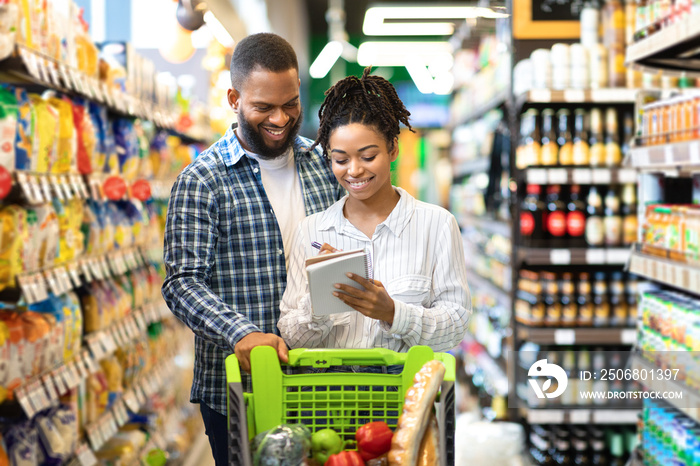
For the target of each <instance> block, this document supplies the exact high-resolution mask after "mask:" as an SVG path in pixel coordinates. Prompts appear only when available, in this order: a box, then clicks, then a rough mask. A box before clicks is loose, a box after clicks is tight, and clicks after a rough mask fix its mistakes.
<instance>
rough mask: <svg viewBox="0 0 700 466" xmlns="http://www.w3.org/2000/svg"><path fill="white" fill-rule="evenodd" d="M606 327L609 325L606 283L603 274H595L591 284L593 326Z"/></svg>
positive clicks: (608, 302)
mask: <svg viewBox="0 0 700 466" xmlns="http://www.w3.org/2000/svg"><path fill="white" fill-rule="evenodd" d="M608 325H610V301H609V298H608V283H607V281H606V280H605V273H604V272H596V274H595V276H594V282H593V326H595V327H607V326H608Z"/></svg>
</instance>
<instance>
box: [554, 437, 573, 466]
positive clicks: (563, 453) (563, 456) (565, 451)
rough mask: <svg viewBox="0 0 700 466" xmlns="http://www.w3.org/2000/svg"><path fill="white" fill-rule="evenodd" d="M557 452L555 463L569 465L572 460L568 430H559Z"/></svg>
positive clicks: (562, 465)
mask: <svg viewBox="0 0 700 466" xmlns="http://www.w3.org/2000/svg"><path fill="white" fill-rule="evenodd" d="M556 445H557V454H556V456H555V457H554V464H557V465H561V466H564V465H566V466H569V465H571V464H573V463H572V462H571V460H572V459H573V458H572V455H571V439H570V435H569V432H568V431H565V430H562V431H559V432H557V437H556Z"/></svg>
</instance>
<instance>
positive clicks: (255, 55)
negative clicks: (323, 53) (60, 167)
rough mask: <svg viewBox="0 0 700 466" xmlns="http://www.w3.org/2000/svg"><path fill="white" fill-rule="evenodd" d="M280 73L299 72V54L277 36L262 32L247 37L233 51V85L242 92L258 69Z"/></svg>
mask: <svg viewBox="0 0 700 466" xmlns="http://www.w3.org/2000/svg"><path fill="white" fill-rule="evenodd" d="M258 67H259V68H262V69H264V70H267V71H273V72H280V71H287V70H288V69H290V68H294V69H295V70H296V71H297V73H298V72H299V63H298V62H297V54H296V53H295V52H294V49H293V48H292V46H291V44H290V43H289V42H287V41H286V40H284V39H283V38H282V37H280V36H278V35H277V34H272V33H269V32H261V33H258V34H252V35H250V36H248V37H245V38H244V39H243V40H241V41H240V42H239V43H238V44H236V47H235V49H234V50H233V56H232V57H231V85H232V86H233V88H234V89H236V90H240V89H241V85H242V84H243V83H244V82H245V80H246V79H247V78H248V76H249V75H250V73H251V72H253V71H255V69H256V68H258Z"/></svg>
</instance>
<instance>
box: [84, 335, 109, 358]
mask: <svg viewBox="0 0 700 466" xmlns="http://www.w3.org/2000/svg"><path fill="white" fill-rule="evenodd" d="M85 340H86V341H87V344H88V348H90V352H91V353H92V356H93V357H94V358H95V359H96V360H98V361H99V360H101V359H102V358H104V356H105V349H104V346H103V345H102V343H101V341H100V340H101V337H100V336H99V335H89V336H87V337H86V338H85Z"/></svg>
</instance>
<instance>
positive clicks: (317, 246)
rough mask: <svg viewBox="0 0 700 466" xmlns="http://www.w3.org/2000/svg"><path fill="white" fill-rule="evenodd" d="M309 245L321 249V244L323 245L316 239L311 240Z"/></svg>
mask: <svg viewBox="0 0 700 466" xmlns="http://www.w3.org/2000/svg"><path fill="white" fill-rule="evenodd" d="M311 246H313V247H315V248H316V249H321V246H323V245H322V244H321V243H319V242H318V241H313V242H312V243H311Z"/></svg>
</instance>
